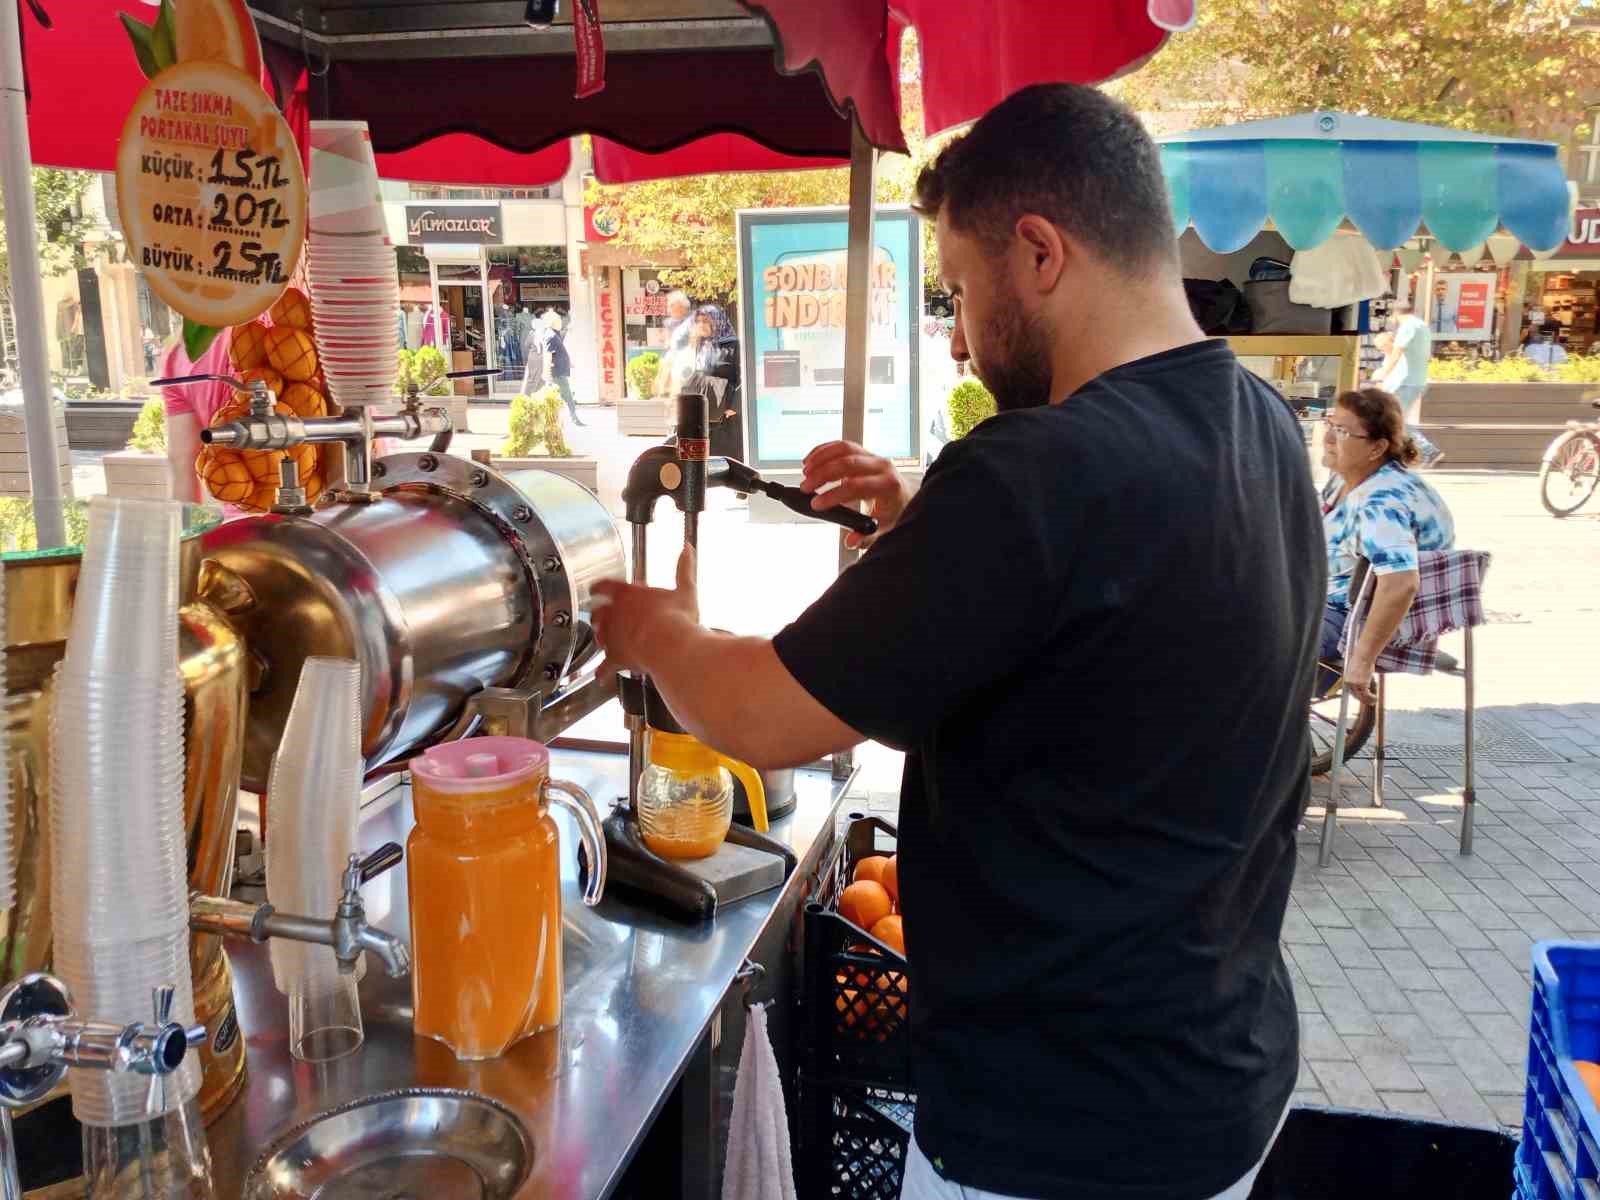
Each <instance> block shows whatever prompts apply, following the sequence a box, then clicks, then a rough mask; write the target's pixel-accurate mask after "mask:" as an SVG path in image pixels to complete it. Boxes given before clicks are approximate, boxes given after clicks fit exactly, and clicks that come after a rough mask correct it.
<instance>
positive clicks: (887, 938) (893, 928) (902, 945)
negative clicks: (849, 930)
mask: <svg viewBox="0 0 1600 1200" xmlns="http://www.w3.org/2000/svg"><path fill="white" fill-rule="evenodd" d="M867 932H868V933H870V934H872V936H873V937H875V938H877V939H878V940H879V941H880V942H882V943H883V944H884V945H885V946H887V947H889V949H891V950H893V951H894V952H895V953H896V954H898V955H900V956H901V957H902V958H903V957H905V952H906V935H905V929H904V926H902V924H901V918H900V917H899V916H889V917H884V918H883V919H882V920H881V921H879V922H878V923H877V924H876V925H874V926H873V927H872V928H871V929H869V930H868V931H867Z"/></svg>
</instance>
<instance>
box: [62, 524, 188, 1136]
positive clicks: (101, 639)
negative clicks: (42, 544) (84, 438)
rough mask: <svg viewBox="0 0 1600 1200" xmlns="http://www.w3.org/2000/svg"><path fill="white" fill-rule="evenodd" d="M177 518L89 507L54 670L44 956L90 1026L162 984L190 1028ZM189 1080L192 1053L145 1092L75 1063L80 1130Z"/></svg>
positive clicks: (166, 1104) (125, 1078)
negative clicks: (67, 624)
mask: <svg viewBox="0 0 1600 1200" xmlns="http://www.w3.org/2000/svg"><path fill="white" fill-rule="evenodd" d="M181 513H182V506H181V505H179V504H176V503H173V502H171V501H165V500H127V499H111V498H107V497H96V498H95V499H94V500H92V501H91V502H90V505H89V537H88V542H87V545H86V547H85V549H84V556H83V565H82V567H81V568H80V570H79V574H78V590H77V595H76V599H75V601H74V608H73V615H72V629H71V632H70V633H69V635H68V638H67V649H66V655H65V657H64V658H63V659H62V661H61V663H60V664H59V665H58V666H57V668H56V673H55V683H54V695H53V697H52V700H51V708H50V785H51V788H50V833H51V865H52V870H51V889H50V903H51V909H52V914H53V915H52V920H53V924H54V929H55V944H54V953H55V964H56V970H57V973H58V974H59V975H60V976H61V978H62V980H63V982H65V983H66V984H67V986H68V987H69V988H70V989H71V991H72V995H73V999H74V1002H75V1006H76V1008H77V1010H78V1014H79V1016H81V1017H83V1018H84V1019H86V1020H95V1021H107V1022H112V1023H116V1024H126V1023H129V1022H133V1021H149V1020H152V1019H153V1018H154V1013H153V1010H152V999H151V993H152V991H153V989H155V988H157V987H160V986H162V985H164V984H170V985H172V986H173V987H174V988H175V989H176V993H177V994H176V998H175V1002H174V1006H173V1018H174V1019H175V1020H179V1021H182V1022H183V1023H184V1024H185V1025H189V1024H193V1022H194V992H193V988H192V985H191V981H190V976H189V899H188V886H187V877H186V876H187V871H186V846H185V840H184V813H183V781H184V753H183V682H182V679H181V678H180V676H179V674H178V529H179V523H180V520H181ZM199 1086H200V1068H199V1059H198V1057H197V1056H193V1055H191V1056H189V1057H188V1058H186V1059H185V1060H184V1063H183V1066H182V1067H180V1068H179V1070H178V1071H177V1072H176V1073H175V1074H174V1075H172V1076H171V1077H169V1078H167V1079H166V1080H165V1081H162V1082H161V1083H157V1084H154V1085H153V1083H152V1081H151V1080H150V1079H148V1078H146V1077H143V1076H139V1075H129V1074H113V1073H111V1072H106V1071H74V1072H72V1106H73V1112H74V1114H75V1115H76V1116H77V1117H78V1119H79V1120H80V1121H82V1122H83V1123H85V1124H87V1125H123V1124H129V1123H132V1122H137V1121H144V1120H148V1119H149V1118H150V1117H152V1116H155V1115H158V1114H160V1113H162V1112H170V1111H172V1110H173V1109H174V1108H176V1107H178V1106H179V1105H181V1104H183V1103H185V1102H186V1101H188V1100H189V1099H190V1098H191V1097H193V1096H194V1094H195V1093H196V1092H197V1091H198V1090H199ZM153 1087H154V1088H155V1089H156V1090H155V1091H154V1092H153V1091H152V1088H153ZM152 1102H154V1107H153V1108H152V1107H151V1105H152Z"/></svg>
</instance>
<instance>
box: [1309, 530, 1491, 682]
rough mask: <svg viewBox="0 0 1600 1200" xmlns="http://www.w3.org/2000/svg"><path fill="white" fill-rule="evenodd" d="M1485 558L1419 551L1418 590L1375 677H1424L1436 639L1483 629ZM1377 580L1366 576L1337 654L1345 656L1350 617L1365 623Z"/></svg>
mask: <svg viewBox="0 0 1600 1200" xmlns="http://www.w3.org/2000/svg"><path fill="white" fill-rule="evenodd" d="M1490 557H1491V556H1490V555H1489V553H1488V552H1487V551H1484V550H1424V551H1423V552H1422V553H1420V554H1418V555H1417V574H1418V575H1419V576H1420V586H1419V587H1418V589H1417V595H1416V598H1415V599H1414V600H1412V602H1411V607H1410V608H1409V609H1407V610H1406V615H1405V617H1404V618H1402V620H1401V622H1400V628H1399V630H1397V631H1396V633H1395V635H1394V637H1392V638H1391V639H1389V644H1388V645H1387V646H1385V647H1384V648H1383V652H1382V653H1381V654H1379V655H1378V662H1377V669H1378V670H1380V671H1402V672H1406V673H1408V674H1411V675H1426V674H1427V673H1428V672H1430V671H1432V670H1433V669H1434V665H1435V663H1436V662H1437V661H1438V657H1439V638H1440V636H1441V635H1442V634H1446V633H1449V632H1451V631H1452V630H1455V629H1465V628H1466V627H1467V626H1469V625H1482V624H1483V619H1484V618H1483V577H1484V574H1485V573H1486V572H1487V571H1488V570H1489V561H1490ZM1376 580H1377V576H1376V575H1374V574H1373V573H1372V572H1371V571H1369V572H1367V578H1366V582H1365V583H1364V584H1363V585H1362V588H1361V596H1360V598H1359V599H1358V600H1357V602H1356V604H1355V605H1354V607H1353V609H1352V617H1351V620H1350V621H1349V622H1347V623H1346V624H1345V627H1344V636H1343V637H1342V638H1341V639H1340V641H1339V651H1340V653H1341V654H1344V655H1346V656H1348V654H1349V646H1350V630H1351V628H1352V627H1353V626H1354V625H1355V624H1356V620H1355V614H1358V613H1359V614H1360V616H1361V623H1363V624H1364V623H1365V621H1366V617H1367V615H1368V610H1369V609H1370V608H1371V601H1372V595H1373V587H1374V586H1375V584H1376Z"/></svg>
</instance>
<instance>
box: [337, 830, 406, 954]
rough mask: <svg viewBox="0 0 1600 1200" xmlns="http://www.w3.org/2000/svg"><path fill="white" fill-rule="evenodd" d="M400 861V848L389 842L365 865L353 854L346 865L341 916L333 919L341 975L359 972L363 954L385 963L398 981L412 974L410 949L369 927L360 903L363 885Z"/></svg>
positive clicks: (388, 935) (358, 856) (366, 861)
mask: <svg viewBox="0 0 1600 1200" xmlns="http://www.w3.org/2000/svg"><path fill="white" fill-rule="evenodd" d="M400 857H401V850H400V847H399V846H398V845H396V844H395V843H394V842H390V843H389V844H388V845H386V846H381V847H379V848H378V849H377V850H376V851H374V852H373V854H372V855H371V856H370V857H368V858H367V859H366V860H365V861H363V860H362V858H361V856H360V855H359V854H352V855H351V856H350V861H349V862H348V863H346V864H345V868H344V894H343V895H342V896H340V897H339V912H338V915H337V916H335V917H334V919H333V934H334V940H333V955H334V957H335V958H337V959H338V960H339V971H340V973H341V974H345V975H348V974H349V973H350V972H352V971H354V970H355V969H356V963H358V962H359V961H361V952H362V951H363V950H370V951H372V953H373V954H376V955H377V956H378V957H379V958H380V959H382V960H383V969H384V970H385V971H387V972H388V973H389V974H390V975H391V976H393V977H395V978H397V979H398V978H399V977H400V976H401V975H404V974H406V973H407V972H408V971H410V970H411V949H410V947H408V946H407V945H406V944H405V943H404V942H402V941H401V940H400V939H399V938H397V937H395V936H394V934H392V933H386V932H385V931H384V930H382V929H379V928H377V927H376V926H373V925H369V924H367V910H366V908H365V906H364V905H363V904H362V903H361V885H362V884H363V883H365V882H366V881H367V880H368V879H370V878H372V876H373V875H379V874H382V873H383V872H384V871H387V870H388V869H389V868H390V867H392V866H394V865H395V864H396V863H398V862H399V861H400ZM374 864H376V865H375V866H374ZM369 868H371V870H370V873H369Z"/></svg>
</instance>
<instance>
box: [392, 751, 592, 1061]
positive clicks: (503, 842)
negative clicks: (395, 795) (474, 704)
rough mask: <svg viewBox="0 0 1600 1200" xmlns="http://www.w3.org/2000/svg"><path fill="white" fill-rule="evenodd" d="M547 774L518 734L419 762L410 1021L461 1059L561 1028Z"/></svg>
mask: <svg viewBox="0 0 1600 1200" xmlns="http://www.w3.org/2000/svg"><path fill="white" fill-rule="evenodd" d="M472 760H476V761H472ZM548 774H549V756H548V752H546V751H545V749H544V747H543V746H540V745H539V744H538V743H537V742H530V741H527V740H525V739H521V738H472V739H469V740H467V741H464V742H456V743H451V744H450V745H447V746H438V747H435V748H434V749H432V750H430V751H428V753H427V754H425V755H423V756H422V757H421V758H418V759H414V760H413V761H412V801H413V806H414V808H415V810H416V819H417V824H416V828H415V829H413V830H412V831H411V837H410V839H409V842H408V844H407V854H408V859H409V864H410V865H409V881H410V909H411V955H412V967H411V995H412V1004H413V1008H414V1015H413V1022H414V1025H415V1029H416V1032H417V1033H419V1034H421V1035H422V1036H423V1037H431V1038H436V1039H438V1040H439V1041H442V1042H444V1043H445V1044H446V1045H447V1046H449V1047H450V1048H451V1049H452V1050H453V1051H455V1054H456V1057H457V1058H464V1059H481V1058H494V1057H496V1056H497V1055H500V1054H503V1053H504V1052H505V1051H506V1050H508V1049H509V1048H510V1047H511V1046H512V1045H513V1044H514V1043H516V1042H517V1041H519V1040H520V1039H522V1038H524V1037H526V1036H528V1035H529V1034H532V1033H537V1032H539V1031H541V1030H545V1029H552V1028H554V1027H555V1026H557V1025H559V1024H560V1022H561V866H560V857H559V849H560V847H559V834H558V831H557V827H556V824H555V822H554V821H553V820H552V819H551V817H550V815H549V813H548V812H547V811H546V808H545V799H544V785H545V781H546V779H547V778H548Z"/></svg>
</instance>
